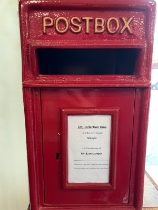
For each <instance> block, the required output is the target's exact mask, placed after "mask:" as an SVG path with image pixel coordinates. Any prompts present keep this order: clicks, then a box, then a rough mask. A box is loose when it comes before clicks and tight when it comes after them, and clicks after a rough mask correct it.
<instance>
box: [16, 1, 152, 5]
mask: <svg viewBox="0 0 158 210" xmlns="http://www.w3.org/2000/svg"><path fill="white" fill-rule="evenodd" d="M19 2H20V3H25V4H29V5H30V4H53V3H55V4H56V5H61V4H65V5H67V6H69V5H71V6H74V5H78V6H79V5H82V4H84V5H85V4H88V5H87V6H89V5H100V4H102V5H117V6H118V5H126V6H134V5H137V4H140V3H142V4H150V5H152V4H155V0H98V1H97V2H96V1H92V0H75V2H74V1H72V0H57V1H55V0H34V1H32V0H19ZM72 4H73V5H72Z"/></svg>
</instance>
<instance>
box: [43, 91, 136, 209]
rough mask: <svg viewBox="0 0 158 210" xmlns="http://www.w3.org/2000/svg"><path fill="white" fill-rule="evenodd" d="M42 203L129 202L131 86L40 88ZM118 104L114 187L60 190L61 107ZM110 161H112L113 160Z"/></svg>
mask: <svg viewBox="0 0 158 210" xmlns="http://www.w3.org/2000/svg"><path fill="white" fill-rule="evenodd" d="M41 96H42V98H41V100H42V118H43V146H44V180H45V202H46V203H47V204H52V205H54V206H56V205H60V204H61V203H62V204H98V203H99V204H110V203H111V204H120V205H121V204H123V203H124V204H128V202H129V183H130V168H131V166H130V165H131V150H132V131H133V112H134V98H135V90H134V89H115V88H113V89H104V88H101V89H99V88H98V89H84V88H79V89H74V88H67V89H62V88H55V89H42V95H41ZM79 104H80V107H83V108H86V107H92V108H93V107H95V108H102V107H118V108H119V109H120V116H119V123H118V147H117V161H116V162H117V163H116V165H117V166H116V171H117V172H116V173H117V174H116V190H97V189H96V190H63V189H62V186H61V180H62V177H61V174H62V171H61V170H62V168H61V160H56V153H60V133H61V130H60V109H61V108H63V107H66V108H72V107H73V108H77V107H78V106H79ZM112 164H113V163H112Z"/></svg>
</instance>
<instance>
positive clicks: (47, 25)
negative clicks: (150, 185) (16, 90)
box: [19, 0, 155, 210]
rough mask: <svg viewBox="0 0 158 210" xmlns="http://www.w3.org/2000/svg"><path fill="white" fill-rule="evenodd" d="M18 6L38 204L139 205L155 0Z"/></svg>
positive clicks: (24, 2) (33, 200) (42, 0)
mask: <svg viewBox="0 0 158 210" xmlns="http://www.w3.org/2000/svg"><path fill="white" fill-rule="evenodd" d="M19 8H20V28H21V46H22V76H23V77H22V80H23V97H24V109H25V121H26V137H27V138H26V140H27V142H26V143H27V154H28V172H29V186H30V207H29V208H30V210H53V209H57V210H61V209H63V210H64V209H65V210H66V209H73V210H77V209H78V210H82V209H87V210H89V209H96V210H98V209H115V210H121V209H128V210H133V209H136V210H141V209H142V203H143V180H144V165H145V150H146V133H147V125H148V109H149V98H150V76H151V58H152V44H153V32H154V17H155V3H154V1H145V0H144V1H143V0H137V1H130V0H121V1H119V2H118V1H115V0H108V1H104V0H98V1H97V2H96V1H90V0H84V1H83V0H80V1H79V0H77V1H75V2H72V1H69V0H67V1H64V0H62V1H54V0H48V1H47V0H39V1H29V0H21V1H20V4H19Z"/></svg>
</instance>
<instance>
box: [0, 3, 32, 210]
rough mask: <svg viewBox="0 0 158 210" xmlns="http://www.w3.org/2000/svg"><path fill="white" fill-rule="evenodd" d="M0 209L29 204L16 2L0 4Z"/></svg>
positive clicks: (22, 207) (20, 209)
mask: <svg viewBox="0 0 158 210" xmlns="http://www.w3.org/2000/svg"><path fill="white" fill-rule="evenodd" d="M0 11H1V12H0V20H1V21H0V29H1V30H0V31H1V32H0V209H1V210H26V209H27V206H28V204H29V198H28V181H27V161H26V145H25V127H24V112H23V101H22V86H21V52H20V36H19V17H18V0H1V1H0Z"/></svg>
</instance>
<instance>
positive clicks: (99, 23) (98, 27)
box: [95, 18, 105, 33]
mask: <svg viewBox="0 0 158 210" xmlns="http://www.w3.org/2000/svg"><path fill="white" fill-rule="evenodd" d="M104 23H105V21H104V19H103V18H95V33H103V32H104V30H105V27H104Z"/></svg>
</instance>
